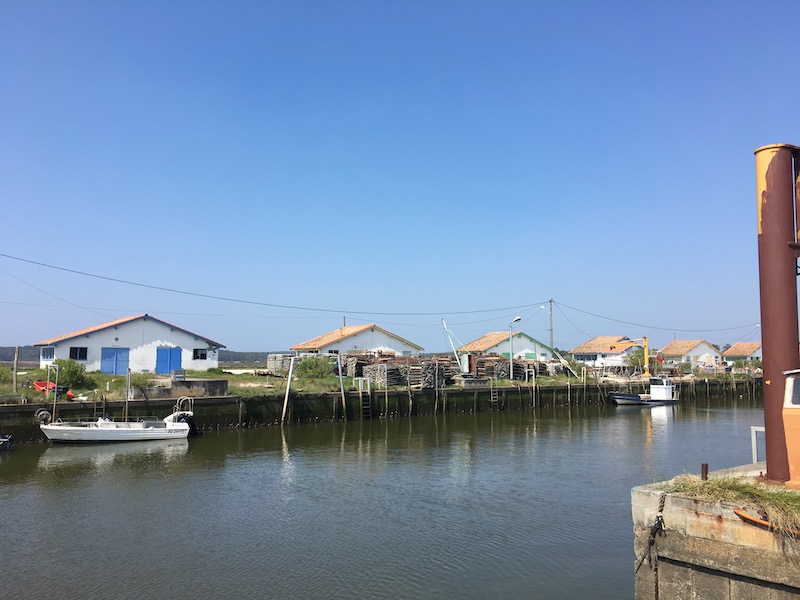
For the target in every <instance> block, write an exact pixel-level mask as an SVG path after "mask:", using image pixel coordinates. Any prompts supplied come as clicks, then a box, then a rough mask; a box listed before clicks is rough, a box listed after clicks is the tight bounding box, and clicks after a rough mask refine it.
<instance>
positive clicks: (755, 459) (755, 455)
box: [750, 425, 764, 464]
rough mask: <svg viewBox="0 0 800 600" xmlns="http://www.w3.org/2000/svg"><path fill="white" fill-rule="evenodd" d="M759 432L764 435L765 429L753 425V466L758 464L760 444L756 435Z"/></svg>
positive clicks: (751, 445) (751, 443)
mask: <svg viewBox="0 0 800 600" xmlns="http://www.w3.org/2000/svg"><path fill="white" fill-rule="evenodd" d="M759 431H760V432H761V433H764V427H759V426H758V425H752V426H751V427H750V447H751V450H752V452H753V464H755V463H757V462H758V443H757V441H756V433H757V432H759Z"/></svg>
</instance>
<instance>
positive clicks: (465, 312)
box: [0, 253, 536, 317]
mask: <svg viewBox="0 0 800 600" xmlns="http://www.w3.org/2000/svg"><path fill="white" fill-rule="evenodd" d="M0 256H2V257H4V258H8V259H11V260H16V261H20V262H24V263H28V264H31V265H36V266H39V267H45V268H48V269H54V270H56V271H63V272H65V273H73V274H75V275H81V276H83V277H91V278H93V279H101V280H103V281H111V282H114V283H122V284H125V285H132V286H135V287H141V288H147V289H151V290H158V291H161V292H170V293H172V294H182V295H184V296H193V297H195V298H206V299H208V300H221V301H223V302H236V303H238V304H249V305H252V306H267V307H269V308H284V309H288V310H304V311H311V312H324V313H337V314H352V315H378V316H402V317H422V316H426V317H431V316H437V315H438V316H441V315H472V314H479V313H490V312H501V311H506V310H517V309H521V308H530V307H531V306H536V305H535V304H520V305H517V306H506V307H503V308H488V309H482V310H462V311H441V310H440V311H435V312H374V311H366V310H341V309H333V308H316V307H310V306H293V305H289V304H274V303H270V302H258V301H256V300H242V299H241V298H228V297H226V296H215V295H213V294H202V293H199V292H188V291H186V290H178V289H174V288H168V287H162V286H158V285H151V284H149V283H140V282H137V281H128V280H126V279H119V278H117V277H108V276H106V275H97V274H95V273H87V272H85V271H77V270H75V269H68V268H66V267H58V266H55V265H49V264H46V263H42V262H37V261H35V260H28V259H27V258H20V257H18V256H11V255H9V254H2V253H0Z"/></svg>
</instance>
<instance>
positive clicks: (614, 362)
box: [576, 346, 642, 368]
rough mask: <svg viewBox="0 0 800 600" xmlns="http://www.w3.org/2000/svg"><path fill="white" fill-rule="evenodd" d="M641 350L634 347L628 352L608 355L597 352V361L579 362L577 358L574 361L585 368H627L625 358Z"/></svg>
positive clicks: (639, 347)
mask: <svg viewBox="0 0 800 600" xmlns="http://www.w3.org/2000/svg"><path fill="white" fill-rule="evenodd" d="M641 349H642V348H641V346H638V347H637V346H634V347H633V348H629V349H628V350H625V351H624V352H621V353H614V354H608V353H603V352H598V353H597V360H587V361H581V360H579V359H577V358H576V360H578V362H583V364H585V365H587V366H590V367H597V368H603V367H627V366H629V365H628V360H627V356H628V355H629V354H631V353H632V352H634V351H636V350H641ZM586 354H592V353H590V352H587V353H586Z"/></svg>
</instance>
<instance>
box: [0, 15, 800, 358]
mask: <svg viewBox="0 0 800 600" xmlns="http://www.w3.org/2000/svg"><path fill="white" fill-rule="evenodd" d="M798 22H800V3H798V2H796V1H786V2H774V1H767V2H758V3H755V2H749V1H748V2H735V1H734V2H731V1H726V2H721V1H720V2H716V1H709V2H689V1H679V2H669V3H663V2H661V3H655V2H630V1H625V2H615V1H607V2H588V1H586V2H534V1H520V2H516V1H491V2H489V1H471V0H459V1H458V2H456V1H443V2H420V1H413V0H412V1H402V2H401V1H397V2H389V1H387V2H373V1H359V0H354V1H331V2H323V1H316V2H303V1H296V0H292V1H288V0H287V1H281V2H271V1H266V0H265V1H247V2H244V1H243V2H221V1H220V2H202V1H195V0H193V1H185V2H181V1H171V2H156V1H141V2H127V3H122V2H105V1H103V2H100V1H96V2H95V1H83V2H79V3H75V2H66V1H64V2H55V1H36V2H29V1H22V0H8V1H6V2H3V3H0V28H1V29H0V73H2V85H0V198H2V214H3V217H2V221H3V223H4V226H3V227H2V237H0V254H3V255H5V256H0V345H26V344H31V343H34V342H36V341H39V340H41V339H44V338H47V337H50V336H54V335H59V334H62V333H67V332H70V331H73V330H76V329H79V328H82V327H87V326H91V325H95V324H98V323H102V322H105V321H107V320H110V319H114V318H118V317H121V316H127V315H133V314H138V313H142V312H147V313H150V314H152V315H154V316H156V317H158V318H161V319H163V320H166V321H170V322H173V323H175V324H177V325H179V326H181V327H184V328H186V329H190V330H192V331H196V332H197V333H199V334H201V335H204V336H206V337H209V338H212V339H215V340H218V341H220V342H222V343H223V344H225V345H226V346H227V347H228V348H229V349H231V350H242V351H245V350H278V349H284V348H288V347H289V346H291V345H292V344H295V343H298V342H301V341H304V340H306V339H309V338H311V337H314V336H316V335H319V334H321V333H324V332H327V331H330V330H332V329H335V328H336V327H338V326H339V325H340V324H341V323H342V320H343V318H346V319H347V323H348V324H358V323H364V322H367V323H377V324H379V325H381V326H383V327H385V328H387V329H389V330H391V331H393V332H395V333H397V334H398V335H400V336H402V337H404V338H407V339H409V340H411V341H413V342H415V343H417V344H419V345H421V346H424V347H425V349H426V350H427V351H445V350H447V349H448V343H447V339H446V337H445V335H444V332H443V328H442V326H441V319H442V318H444V319H445V320H446V321H447V323H448V326H449V327H450V329H451V330H452V331H453V332H454V333H455V334H456V336H458V338H459V339H460V340H461V341H462V342H464V343H466V342H468V341H470V340H472V339H474V338H477V337H479V336H481V335H483V334H484V333H486V332H488V331H497V330H507V329H508V326H509V322H510V321H511V319H512V318H513V317H514V316H515V315H520V316H522V318H523V321H522V323H521V324H520V325H519V326H518V329H521V330H523V331H525V332H526V333H528V334H529V335H532V336H534V337H537V338H539V339H540V340H542V341H544V342H545V343H546V342H547V341H548V335H549V334H548V310H547V309H542V308H540V306H542V305H544V303H545V302H546V301H547V300H548V299H549V298H553V300H554V302H555V308H554V311H553V320H554V338H555V339H554V343H555V345H556V346H557V347H559V348H562V349H570V348H573V347H575V346H577V345H579V344H581V343H583V342H584V341H586V340H587V339H588V338H590V337H593V336H595V335H627V336H629V337H632V338H633V337H640V336H648V337H649V338H650V341H651V344H652V345H653V346H655V347H660V346H663V345H665V344H666V343H668V342H669V341H671V340H672V339H673V338H676V337H677V338H678V339H698V338H703V339H707V340H709V341H711V342H713V343H718V344H725V343H733V342H735V341H740V340H745V341H752V340H758V339H760V337H759V330H758V326H757V324H758V322H759V320H760V315H759V302H758V262H757V236H756V223H755V176H754V162H755V161H754V158H753V150H754V149H755V148H757V147H759V146H762V145H766V144H772V143H782V142H785V143H793V144H798V143H800V118H798V98H800V93H798V92H800V90H799V89H798V88H799V87H800V84H799V83H798V81H800V80H799V79H798V77H797V76H796V70H797V61H796V59H795V55H796V54H797V52H796V48H797V43H796V39H797V30H796V27H797V23H798ZM8 256H12V257H17V258H22V259H25V261H33V263H41V264H44V265H51V266H53V267H58V268H59V269H53V268H48V267H45V266H41V265H36V264H33V263H32V262H24V261H21V260H16V259H13V258H7V257H8ZM60 269H72V270H74V271H79V272H82V273H87V274H91V275H98V276H102V277H106V278H111V279H117V280H123V281H128V282H133V283H137V284H145V285H147V286H152V287H142V286H141V285H130V284H127V283H121V282H114V281H110V280H109V279H100V278H97V277H90V276H87V275H80V274H77V273H71V272H68V271H64V270H60ZM154 288H169V289H174V290H179V291H184V292H191V293H192V294H199V295H204V296H217V297H225V298H230V299H233V300H240V301H245V302H235V301H230V300H221V299H214V298H208V297H202V296H198V295H187V294H181V293H175V292H170V291H164V290H158V289H154ZM270 305H273V306H270ZM274 305H281V306H285V307H302V308H309V309H315V310H299V309H297V308H281V307H278V306H274ZM545 306H546V305H545ZM317 309H318V310H317Z"/></svg>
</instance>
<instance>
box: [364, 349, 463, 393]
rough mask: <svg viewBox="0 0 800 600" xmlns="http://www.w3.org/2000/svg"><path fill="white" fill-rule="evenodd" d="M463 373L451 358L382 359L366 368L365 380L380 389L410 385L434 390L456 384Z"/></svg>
mask: <svg viewBox="0 0 800 600" xmlns="http://www.w3.org/2000/svg"><path fill="white" fill-rule="evenodd" d="M458 373H459V370H458V364H457V363H456V361H455V359H454V358H453V357H451V356H435V357H432V358H418V357H391V358H389V357H378V358H375V359H373V362H372V363H371V364H368V365H365V366H363V368H362V375H361V376H362V377H369V379H370V382H371V383H372V385H373V386H374V387H376V388H384V387H387V386H388V387H391V386H407V387H411V388H417V389H420V388H421V389H433V388H435V387H437V386H438V387H443V386H445V385H450V384H452V383H453V377H455V376H456V375H457V374H458Z"/></svg>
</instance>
